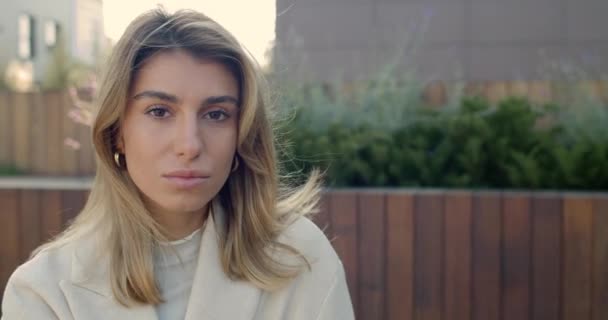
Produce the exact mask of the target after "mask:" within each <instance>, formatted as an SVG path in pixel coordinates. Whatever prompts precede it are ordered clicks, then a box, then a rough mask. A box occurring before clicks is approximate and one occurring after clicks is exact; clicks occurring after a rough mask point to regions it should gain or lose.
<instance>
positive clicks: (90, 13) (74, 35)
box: [0, 0, 107, 87]
mask: <svg viewBox="0 0 608 320" xmlns="http://www.w3.org/2000/svg"><path fill="white" fill-rule="evenodd" d="M60 39H61V42H62V43H63V45H64V49H65V51H66V54H67V55H68V56H69V57H70V58H71V59H72V60H74V61H77V62H79V63H83V64H88V65H93V64H95V63H96V61H97V59H98V58H99V57H100V56H101V54H102V53H103V50H104V46H105V44H106V43H107V42H106V37H105V35H104V25H103V10H102V1H101V0H53V1H49V0H18V1H15V0H8V1H4V2H2V4H0V43H2V47H1V49H0V67H2V68H3V69H6V68H9V69H12V71H11V70H9V71H11V72H17V77H18V78H20V79H21V80H23V81H25V82H29V83H28V84H27V85H26V86H28V85H29V86H30V87H31V86H34V87H35V86H36V84H39V83H40V82H41V81H42V80H43V79H44V74H45V72H46V70H47V69H48V67H49V63H51V61H52V58H53V48H54V47H55V46H57V45H58V44H59V43H60ZM15 69H16V70H17V71H15Z"/></svg>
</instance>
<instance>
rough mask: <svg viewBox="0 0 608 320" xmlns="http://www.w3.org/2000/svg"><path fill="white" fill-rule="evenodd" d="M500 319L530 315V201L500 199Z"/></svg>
mask: <svg viewBox="0 0 608 320" xmlns="http://www.w3.org/2000/svg"><path fill="white" fill-rule="evenodd" d="M502 219H503V220H502V232H503V245H502V252H503V266H504V269H503V288H502V290H503V292H502V319H517V320H528V319H529V315H530V265H531V264H530V237H531V235H530V232H531V222H530V199H529V197H528V196H527V195H524V194H509V195H505V196H504V197H503V213H502Z"/></svg>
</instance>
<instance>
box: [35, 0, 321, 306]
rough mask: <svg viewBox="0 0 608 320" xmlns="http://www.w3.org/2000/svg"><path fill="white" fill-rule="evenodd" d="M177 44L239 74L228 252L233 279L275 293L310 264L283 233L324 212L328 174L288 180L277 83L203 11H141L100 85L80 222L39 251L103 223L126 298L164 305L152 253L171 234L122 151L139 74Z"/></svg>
mask: <svg viewBox="0 0 608 320" xmlns="http://www.w3.org/2000/svg"><path fill="white" fill-rule="evenodd" d="M172 49H179V50H185V51H186V52H188V53H190V54H192V55H193V56H195V57H200V58H204V59H212V60H213V61H216V62H219V63H222V64H223V65H225V66H226V67H227V68H228V69H229V70H231V72H232V73H233V74H234V76H235V78H236V79H237V81H238V84H239V87H240V88H239V89H240V90H239V91H240V97H239V100H240V101H241V105H240V113H239V127H238V131H239V132H238V133H239V134H238V142H237V153H238V156H239V159H240V165H239V167H238V168H237V170H236V171H235V172H232V173H231V174H230V176H229V177H228V181H227V182H226V184H225V185H224V186H223V188H222V189H221V190H220V192H219V193H218V195H217V196H216V197H217V198H218V200H219V201H220V202H221V204H222V206H223V207H224V209H225V210H224V211H225V215H226V216H225V218H224V220H225V226H223V227H224V228H225V232H224V233H223V237H222V238H221V239H220V252H221V253H222V256H221V257H220V259H221V261H222V265H223V268H224V271H225V273H226V274H227V275H228V276H229V277H230V278H232V279H235V280H237V279H238V280H247V281H250V282H252V283H253V284H254V285H256V286H258V287H260V288H262V289H265V290H274V289H276V288H279V287H281V286H282V285H284V284H285V283H287V282H288V281H289V280H290V279H292V278H293V277H295V276H296V275H298V274H299V273H300V272H302V271H303V270H304V269H305V268H306V267H310V264H309V263H308V261H307V260H306V258H305V257H303V255H302V254H301V253H299V252H298V251H297V250H296V249H295V248H293V247H290V246H287V245H285V244H282V243H279V242H278V240H277V239H278V236H279V235H280V234H281V233H282V232H283V231H284V230H285V228H287V226H288V225H289V224H290V223H291V222H293V220H295V219H296V218H298V217H300V216H303V215H307V214H310V213H312V212H314V211H315V208H316V205H317V201H318V196H319V190H320V180H321V178H320V174H319V173H318V172H317V171H314V172H313V173H312V174H311V176H310V177H309V179H308V181H307V182H306V183H305V184H304V185H302V186H300V187H299V188H289V187H287V186H286V185H284V184H282V183H281V181H282V179H280V175H279V168H278V162H277V155H276V150H275V144H274V143H275V141H274V134H273V127H272V125H271V119H270V118H269V115H270V114H272V112H269V111H268V110H269V105H268V104H267V100H268V97H267V92H268V90H267V87H266V85H265V81H264V79H263V76H262V75H261V73H260V71H259V70H258V69H259V68H258V67H257V66H256V65H255V62H254V61H253V59H252V58H250V56H249V55H248V54H247V53H246V51H245V50H244V49H243V48H242V47H241V46H240V44H239V43H238V42H237V40H236V39H235V38H234V37H233V36H232V35H231V34H230V33H229V32H228V31H226V30H225V29H224V28H222V27H221V26H220V25H219V24H218V23H216V22H215V21H213V20H211V19H210V18H208V17H207V16H205V15H203V14H201V13H198V12H193V11H178V12H176V13H174V14H168V13H167V12H165V11H164V10H161V9H157V10H154V11H150V12H148V13H145V14H143V15H141V16H139V17H138V18H136V19H135V20H134V21H133V22H132V23H131V24H130V25H129V27H128V28H127V30H126V31H125V34H124V35H123V36H122V38H121V39H120V40H119V41H118V43H117V45H116V47H115V49H114V51H113V53H112V55H111V57H110V60H109V64H108V67H107V69H106V73H105V76H104V77H103V80H102V82H101V85H100V90H99V97H98V102H97V104H98V110H97V112H96V116H95V120H94V125H93V133H92V135H93V144H94V146H95V151H96V160H97V172H96V176H95V179H94V182H93V187H92V189H91V193H90V196H89V198H88V200H87V203H86V205H85V207H84V209H83V210H82V211H81V213H80V214H79V215H78V216H77V217H76V219H75V220H74V222H73V223H72V224H71V225H70V227H69V228H68V229H67V230H66V231H65V232H63V233H62V234H61V235H60V236H59V237H58V238H56V239H55V240H53V241H51V242H50V243H47V244H46V245H44V246H42V247H41V248H39V249H38V250H37V251H36V252H40V251H42V250H45V249H47V248H51V247H57V246H59V245H62V244H65V243H67V242H70V241H74V240H75V239H77V238H79V237H81V236H83V235H86V234H87V233H89V232H91V231H93V230H94V231H95V232H98V233H102V231H105V232H103V234H104V235H105V237H106V238H104V239H105V240H104V242H103V243H105V244H106V245H107V247H106V248H105V249H106V251H107V252H108V253H109V259H110V276H111V281H112V291H113V293H114V295H115V297H116V298H117V300H118V301H119V302H120V303H122V304H124V305H131V304H133V303H145V304H149V303H150V304H158V303H161V302H162V297H161V296H160V292H159V290H158V287H157V285H156V282H155V279H154V273H153V262H152V261H153V258H152V250H153V245H154V243H155V242H157V241H164V240H166V239H165V237H164V236H163V233H162V232H161V227H160V226H159V225H158V224H157V223H156V222H155V221H154V219H152V217H151V215H150V214H149V212H148V210H147V209H146V208H145V206H144V204H143V202H142V199H141V198H140V195H139V192H138V190H137V187H136V186H135V185H134V183H133V181H132V180H131V179H130V178H129V176H128V172H127V171H125V170H120V169H119V168H118V167H117V166H116V165H115V163H114V159H113V154H114V152H115V151H116V139H117V132H118V130H119V129H120V125H121V121H122V117H123V114H124V111H125V107H126V105H127V96H128V92H129V88H130V86H131V85H132V81H133V78H134V73H135V72H137V68H139V67H140V66H141V64H142V63H143V62H144V61H145V60H146V58H148V57H150V56H151V55H153V54H155V53H157V52H159V51H160V50H172ZM277 250H279V251H284V252H287V253H289V254H290V255H295V256H296V257H297V258H299V259H300V261H301V262H302V263H300V264H297V265H288V264H286V263H284V262H281V261H282V260H281V259H279V256H277V255H276V252H277Z"/></svg>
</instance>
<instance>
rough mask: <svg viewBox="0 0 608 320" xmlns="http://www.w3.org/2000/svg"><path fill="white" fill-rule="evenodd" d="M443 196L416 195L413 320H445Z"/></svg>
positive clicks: (437, 194)
mask: <svg viewBox="0 0 608 320" xmlns="http://www.w3.org/2000/svg"><path fill="white" fill-rule="evenodd" d="M443 205H444V204H443V194H441V193H424V194H418V195H416V200H415V207H414V208H415V209H414V210H415V211H414V212H415V213H414V225H415V228H416V232H415V240H414V245H415V249H414V274H415V277H414V319H416V320H440V319H442V305H443V283H442V280H443V278H442V265H443V261H442V256H443V237H442V236H443V234H442V233H443Z"/></svg>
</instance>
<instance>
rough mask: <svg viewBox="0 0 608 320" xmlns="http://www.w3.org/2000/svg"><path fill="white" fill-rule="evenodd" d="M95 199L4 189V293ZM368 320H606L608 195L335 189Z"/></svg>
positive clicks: (0, 266)
mask: <svg viewBox="0 0 608 320" xmlns="http://www.w3.org/2000/svg"><path fill="white" fill-rule="evenodd" d="M86 194H87V191H86V190H85V189H80V190H41V189H25V188H23V189H5V190H0V208H3V210H2V211H0V218H1V221H2V224H0V288H2V287H3V286H4V283H5V281H6V280H7V278H8V276H9V275H10V274H11V272H12V271H13V270H14V268H15V267H16V266H17V265H18V264H19V263H21V262H22V261H24V260H25V259H26V257H27V256H28V254H29V252H30V251H31V250H32V249H34V248H35V247H36V246H37V245H38V244H39V243H40V242H41V241H43V240H44V239H47V238H48V237H49V236H51V235H53V234H56V233H57V232H58V231H59V230H60V229H62V228H63V227H64V226H65V224H66V222H67V221H68V220H69V219H70V218H72V217H74V215H75V214H76V213H77V212H78V210H79V208H80V207H81V206H82V204H83V203H84V201H85V197H86ZM316 222H317V224H318V225H320V226H322V227H323V228H324V230H325V233H326V234H327V236H328V237H329V238H330V239H332V243H333V245H334V247H335V249H336V251H337V252H338V254H339V255H340V257H341V259H342V261H343V263H344V265H345V268H346V274H347V279H348V285H349V289H350V292H351V296H352V300H353V303H354V305H355V309H356V313H357V319H359V320H381V319H388V320H409V319H416V320H427V319H428V320H465V319H467V320H468V319H478V320H528V319H538V320H604V319H608V195H605V194H575V193H523V192H522V193H513V192H470V191H439V190H437V191H416V190H375V191H374V190H331V191H328V192H326V193H325V194H324V197H323V201H322V212H321V213H320V214H319V215H318V216H317V217H316Z"/></svg>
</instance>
